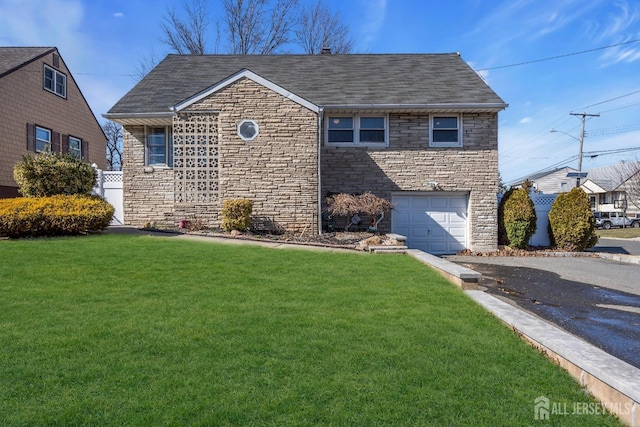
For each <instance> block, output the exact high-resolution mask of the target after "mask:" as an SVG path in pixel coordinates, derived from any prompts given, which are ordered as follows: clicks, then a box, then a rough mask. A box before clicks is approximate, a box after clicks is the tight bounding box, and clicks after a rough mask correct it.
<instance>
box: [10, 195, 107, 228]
mask: <svg viewBox="0 0 640 427" xmlns="http://www.w3.org/2000/svg"><path fill="white" fill-rule="evenodd" d="M113 213H114V208H113V206H111V205H110V204H109V203H107V202H106V201H105V200H104V199H102V198H100V197H98V196H83V195H56V196H51V197H37V198H31V197H18V198H14V199H1V200H0V236H2V237H36V236H58V235H69V234H80V233H86V232H89V231H99V230H103V229H105V228H106V227H107V226H108V225H109V223H110V222H111V218H112V217H113Z"/></svg>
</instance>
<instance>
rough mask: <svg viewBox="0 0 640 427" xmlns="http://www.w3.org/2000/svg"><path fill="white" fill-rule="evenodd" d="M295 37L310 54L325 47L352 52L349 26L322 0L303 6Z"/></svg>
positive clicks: (334, 51) (341, 52)
mask: <svg viewBox="0 0 640 427" xmlns="http://www.w3.org/2000/svg"><path fill="white" fill-rule="evenodd" d="M295 39H296V42H297V43H298V44H299V45H300V46H302V49H303V50H304V52H305V53H308V54H318V53H321V52H322V49H324V48H329V49H330V50H331V53H337V54H345V53H351V50H352V48H353V41H352V40H351V38H350V37H349V28H348V27H347V26H346V25H345V24H344V23H343V22H342V20H341V19H340V16H339V15H338V13H337V12H336V13H334V14H332V13H331V11H330V10H329V8H328V7H327V6H325V5H324V3H322V0H318V1H317V2H316V3H312V4H310V5H308V6H306V7H302V8H301V10H300V14H299V18H298V23H297V26H296V29H295Z"/></svg>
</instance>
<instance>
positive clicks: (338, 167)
mask: <svg viewBox="0 0 640 427" xmlns="http://www.w3.org/2000/svg"><path fill="white" fill-rule="evenodd" d="M328 114H329V113H325V115H328ZM462 125H463V147H460V148H430V147H429V115H428V114H410V113H401V114H390V115H389V147H387V148H379V149H367V148H360V147H327V146H323V148H322V152H321V162H322V169H321V170H322V177H321V178H322V179H321V183H322V197H323V199H324V197H326V195H327V193H329V192H347V193H359V192H364V191H371V192H372V193H374V194H376V195H377V196H380V197H384V198H386V199H389V200H391V195H392V193H393V192H398V191H423V192H428V191H433V190H432V189H431V188H430V187H429V185H428V182H437V183H438V187H439V188H438V191H440V192H465V193H468V194H469V213H470V215H469V230H470V239H469V246H470V249H472V250H474V251H488V250H494V249H496V247H497V234H498V220H497V197H496V194H497V190H498V117H497V114H495V113H474V114H469V113H466V114H464V115H463V118H462ZM441 194H442V193H441ZM380 226H381V230H382V231H387V232H388V231H390V228H391V221H390V218H388V217H387V218H386V219H385V220H384V221H383V222H382V223H381V224H380Z"/></svg>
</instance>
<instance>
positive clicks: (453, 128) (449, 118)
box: [429, 114, 462, 147]
mask: <svg viewBox="0 0 640 427" xmlns="http://www.w3.org/2000/svg"><path fill="white" fill-rule="evenodd" d="M430 119H431V120H430V123H429V129H430V132H429V146H430V147H462V125H461V122H462V120H461V117H460V115H457V114H456V115H435V114H434V115H432V116H431V117H430Z"/></svg>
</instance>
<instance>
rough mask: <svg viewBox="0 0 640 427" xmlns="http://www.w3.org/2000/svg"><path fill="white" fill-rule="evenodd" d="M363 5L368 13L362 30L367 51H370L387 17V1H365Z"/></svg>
mask: <svg viewBox="0 0 640 427" xmlns="http://www.w3.org/2000/svg"><path fill="white" fill-rule="evenodd" d="M361 3H362V7H363V9H364V10H365V11H366V12H365V16H364V19H363V21H364V23H365V24H364V25H363V27H362V29H361V32H362V40H363V45H364V47H365V50H368V49H369V47H370V46H371V44H372V43H373V41H374V40H375V39H376V38H377V36H378V33H379V31H380V29H381V28H382V24H383V23H384V20H385V18H386V16H387V0H365V1H364V2H361Z"/></svg>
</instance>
